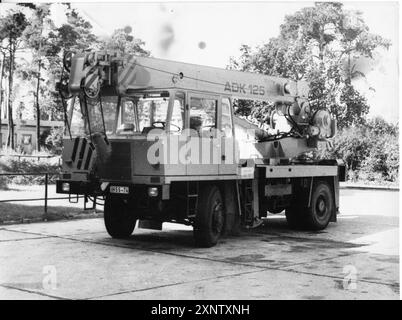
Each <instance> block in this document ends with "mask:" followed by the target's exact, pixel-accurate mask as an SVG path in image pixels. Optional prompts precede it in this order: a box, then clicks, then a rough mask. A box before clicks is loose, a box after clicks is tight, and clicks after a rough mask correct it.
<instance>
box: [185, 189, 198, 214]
mask: <svg viewBox="0 0 402 320" xmlns="http://www.w3.org/2000/svg"><path fill="white" fill-rule="evenodd" d="M198 194H199V183H198V181H187V185H186V195H187V197H186V200H187V206H186V208H187V217H188V218H194V217H195V216H196V215H197V208H198Z"/></svg>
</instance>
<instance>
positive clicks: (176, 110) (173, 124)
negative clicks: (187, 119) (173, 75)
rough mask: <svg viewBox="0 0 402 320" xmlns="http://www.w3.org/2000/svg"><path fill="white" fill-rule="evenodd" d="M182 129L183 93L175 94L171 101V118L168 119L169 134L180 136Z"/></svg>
mask: <svg viewBox="0 0 402 320" xmlns="http://www.w3.org/2000/svg"><path fill="white" fill-rule="evenodd" d="M183 127H184V93H183V92H176V94H175V97H174V100H173V110H172V117H171V119H170V125H169V132H170V133H171V134H180V133H181V132H182V130H183Z"/></svg>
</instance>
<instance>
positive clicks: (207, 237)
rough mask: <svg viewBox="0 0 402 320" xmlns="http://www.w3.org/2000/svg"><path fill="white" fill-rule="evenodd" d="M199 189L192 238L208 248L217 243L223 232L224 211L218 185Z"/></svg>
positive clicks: (198, 244) (197, 243)
mask: <svg viewBox="0 0 402 320" xmlns="http://www.w3.org/2000/svg"><path fill="white" fill-rule="evenodd" d="M200 191H201V192H200V195H199V199H198V210H197V214H196V218H195V221H194V239H195V243H196V245H197V246H199V247H206V248H209V247H213V246H214V245H216V244H217V242H218V240H219V238H220V236H221V234H222V232H223V228H224V222H225V211H224V206H223V201H222V195H221V193H220V191H219V189H218V187H216V186H212V187H211V186H208V187H207V186H206V187H204V188H202V189H201V190H200Z"/></svg>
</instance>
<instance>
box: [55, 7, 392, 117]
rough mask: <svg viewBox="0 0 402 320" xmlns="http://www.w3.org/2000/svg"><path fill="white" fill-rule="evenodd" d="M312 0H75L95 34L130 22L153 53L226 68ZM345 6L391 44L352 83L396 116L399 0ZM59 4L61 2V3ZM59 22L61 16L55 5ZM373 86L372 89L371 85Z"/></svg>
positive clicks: (385, 113)
mask: <svg viewBox="0 0 402 320" xmlns="http://www.w3.org/2000/svg"><path fill="white" fill-rule="evenodd" d="M313 5H314V3H313V2H304V1H297V2H267V1H264V2H229V1H225V2H214V1H212V2H206V1H203V2H183V1H181V2H153V3H144V2H131V3H127V2H126V3H122V2H119V3H116V2H114V3H112V2H109V3H107V2H104V3H102V2H96V3H94V2H86V3H73V4H72V6H73V7H75V8H77V9H78V10H79V11H80V12H81V13H82V14H83V16H84V17H86V19H88V20H89V21H90V22H91V23H92V25H93V27H94V33H95V34H97V35H99V36H110V35H111V34H112V32H113V31H114V30H115V29H117V28H122V27H124V26H127V25H130V26H131V27H132V28H133V34H134V36H135V37H137V38H140V39H142V40H143V41H145V49H147V50H150V51H151V54H152V56H154V57H156V58H164V59H171V60H177V61H182V62H189V63H196V64H202V65H209V66H215V67H221V68H225V67H226V65H228V64H229V59H230V57H231V56H234V57H237V56H239V48H240V46H241V45H242V44H247V45H250V46H251V47H255V46H258V45H262V44H263V43H266V42H267V41H268V40H269V38H271V37H276V36H277V35H278V34H279V26H280V24H281V23H282V22H283V20H284V17H285V15H287V14H293V13H295V12H296V11H297V10H300V9H301V8H303V7H306V6H313ZM344 7H345V8H346V9H355V10H359V11H362V12H363V17H364V19H365V21H366V24H367V25H368V26H369V28H370V32H372V33H376V34H379V35H381V36H383V37H385V38H388V39H390V40H391V42H392V44H393V45H392V46H391V48H390V49H389V50H388V51H384V50H381V51H380V52H379V54H378V56H379V57H381V59H379V60H378V61H376V63H374V64H372V65H371V67H370V69H369V70H368V72H367V73H366V79H363V80H360V81H358V82H356V83H355V85H356V87H357V88H358V89H359V90H360V91H361V92H362V93H363V94H364V95H365V96H366V97H367V99H368V101H369V104H370V105H371V115H381V116H382V117H384V118H385V119H386V120H388V121H392V122H396V121H398V116H399V115H398V93H399V92H398V90H399V86H398V54H399V53H398V40H399V35H398V13H399V6H398V3H397V2H386V1H378V2H376V1H370V2H367V1H366V2H352V1H350V2H345V3H344ZM60 8H61V6H60ZM53 14H54V17H55V18H56V19H55V20H56V21H57V22H58V23H60V24H61V23H62V22H63V21H64V20H65V16H64V14H63V12H62V10H58V9H57V7H55V10H54V13H53ZM369 88H374V90H372V89H369Z"/></svg>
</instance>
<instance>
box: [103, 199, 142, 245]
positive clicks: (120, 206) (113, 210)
mask: <svg viewBox="0 0 402 320" xmlns="http://www.w3.org/2000/svg"><path fill="white" fill-rule="evenodd" d="M103 215H104V221H105V227H106V230H107V232H108V233H109V235H110V236H111V237H112V238H117V239H122V238H128V237H129V236H130V235H131V234H132V233H133V231H134V227H135V224H136V222H137V218H136V216H135V214H134V210H133V208H132V207H131V206H130V202H129V201H128V200H126V199H122V198H119V197H116V196H111V195H109V196H107V197H106V199H105V207H104V214H103Z"/></svg>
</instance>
